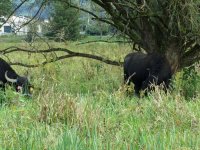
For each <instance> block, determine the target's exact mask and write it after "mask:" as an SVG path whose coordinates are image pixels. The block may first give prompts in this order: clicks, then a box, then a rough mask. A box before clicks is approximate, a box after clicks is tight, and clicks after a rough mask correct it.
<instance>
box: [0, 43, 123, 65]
mask: <svg viewBox="0 0 200 150" xmlns="http://www.w3.org/2000/svg"><path fill="white" fill-rule="evenodd" d="M13 52H25V53H41V54H44V53H53V52H54V53H55V52H65V53H67V55H62V56H59V57H56V58H54V59H51V60H46V61H44V62H42V63H40V64H24V63H19V62H11V63H10V64H11V65H19V66H23V67H29V68H33V67H39V66H43V65H46V64H48V63H52V62H56V61H59V60H62V59H66V58H71V57H84V58H90V59H94V60H98V61H101V62H104V63H106V64H109V65H114V66H122V64H123V62H119V61H114V60H110V59H108V58H104V57H101V56H97V55H92V54H86V53H79V52H73V51H71V50H69V49H66V48H50V49H47V50H29V49H23V48H18V47H9V48H6V49H4V50H1V51H0V53H1V54H3V55H6V54H9V53H13Z"/></svg>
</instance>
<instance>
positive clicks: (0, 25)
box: [0, 17, 12, 35]
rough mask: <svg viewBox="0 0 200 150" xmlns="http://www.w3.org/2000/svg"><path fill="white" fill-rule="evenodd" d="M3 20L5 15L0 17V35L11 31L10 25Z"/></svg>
mask: <svg viewBox="0 0 200 150" xmlns="http://www.w3.org/2000/svg"><path fill="white" fill-rule="evenodd" d="M5 21H6V18H5V17H0V35H5V34H10V33H12V27H11V25H10V24H9V23H4V22H5Z"/></svg>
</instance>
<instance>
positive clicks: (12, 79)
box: [0, 58, 32, 96]
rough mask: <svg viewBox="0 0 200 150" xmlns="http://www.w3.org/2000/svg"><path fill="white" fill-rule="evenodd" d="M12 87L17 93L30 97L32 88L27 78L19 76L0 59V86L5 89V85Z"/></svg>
mask: <svg viewBox="0 0 200 150" xmlns="http://www.w3.org/2000/svg"><path fill="white" fill-rule="evenodd" d="M6 83H8V84H10V85H13V86H14V87H15V89H16V91H17V92H22V93H23V94H25V95H28V96H30V95H31V90H32V86H31V85H30V83H29V81H28V79H27V77H22V76H19V75H18V74H17V73H16V72H15V71H14V70H13V69H12V68H11V66H10V65H9V64H8V63H7V62H6V61H5V60H3V59H2V58H0V84H1V85H0V86H1V88H3V89H5V84H6Z"/></svg>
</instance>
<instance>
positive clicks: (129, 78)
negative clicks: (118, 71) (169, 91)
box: [124, 52, 172, 96]
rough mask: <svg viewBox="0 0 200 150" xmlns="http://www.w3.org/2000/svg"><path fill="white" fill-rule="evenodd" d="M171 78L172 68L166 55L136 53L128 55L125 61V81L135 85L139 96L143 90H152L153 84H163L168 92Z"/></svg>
mask: <svg viewBox="0 0 200 150" xmlns="http://www.w3.org/2000/svg"><path fill="white" fill-rule="evenodd" d="M171 77H172V71H171V67H170V65H169V62H168V60H167V59H166V57H165V56H164V55H161V54H158V53H150V54H144V53H141V52H136V53H130V54H128V55H127V56H126V57H125V59H124V81H125V83H126V84H128V85H130V82H132V83H134V89H135V94H136V95H137V96H140V91H141V90H145V91H148V90H151V89H152V88H151V87H152V84H155V85H160V84H162V83H163V85H164V87H165V90H166V88H168V87H169V83H170V79H171ZM145 94H147V92H145Z"/></svg>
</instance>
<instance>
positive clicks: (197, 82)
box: [181, 66, 200, 100]
mask: <svg viewBox="0 0 200 150" xmlns="http://www.w3.org/2000/svg"><path fill="white" fill-rule="evenodd" d="M181 81H182V83H181V86H182V94H183V96H184V97H185V98H186V100H190V99H192V98H195V97H196V96H197V95H198V94H199V91H200V75H199V74H198V72H197V70H196V69H195V66H191V67H189V68H184V69H183V74H182V79H181Z"/></svg>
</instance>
